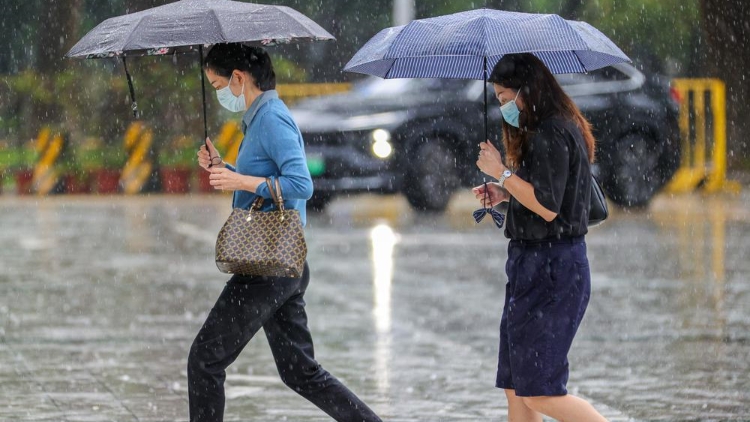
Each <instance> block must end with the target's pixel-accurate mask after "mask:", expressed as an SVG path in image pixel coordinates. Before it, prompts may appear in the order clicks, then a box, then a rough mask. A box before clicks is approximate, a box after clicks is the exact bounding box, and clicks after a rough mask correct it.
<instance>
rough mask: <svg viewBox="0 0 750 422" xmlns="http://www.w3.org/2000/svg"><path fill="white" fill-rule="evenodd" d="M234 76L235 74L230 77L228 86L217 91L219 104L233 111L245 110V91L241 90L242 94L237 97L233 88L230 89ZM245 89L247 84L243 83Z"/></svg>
mask: <svg viewBox="0 0 750 422" xmlns="http://www.w3.org/2000/svg"><path fill="white" fill-rule="evenodd" d="M233 76H234V75H232V76H230V77H229V83H228V84H227V86H225V87H224V88H222V89H219V90H217V91H216V98H218V99H219V104H221V106H222V107H224V108H225V109H227V110H229V111H231V112H233V113H238V112H240V111H245V93H244V92H241V93H240V96H239V97H237V96H235V95H234V94H233V93H232V90H230V89H229V85H230V84H231V83H232V77H233ZM244 89H245V85H244V84H243V85H242V90H243V91H244Z"/></svg>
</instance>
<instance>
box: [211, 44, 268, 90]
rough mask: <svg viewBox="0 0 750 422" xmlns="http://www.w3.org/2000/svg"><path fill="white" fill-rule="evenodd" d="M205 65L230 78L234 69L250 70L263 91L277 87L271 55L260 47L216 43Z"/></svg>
mask: <svg viewBox="0 0 750 422" xmlns="http://www.w3.org/2000/svg"><path fill="white" fill-rule="evenodd" d="M204 67H205V68H206V69H211V70H212V71H213V72H215V73H216V74H217V75H220V76H223V77H225V78H228V77H230V76H231V75H232V72H234V70H235V69H236V70H240V71H243V72H248V73H250V75H251V76H252V77H253V79H255V84H256V85H257V86H258V89H260V90H261V91H268V90H271V89H276V73H275V72H274V71H273V63H272V62H271V57H270V56H269V55H268V53H267V52H266V50H264V49H262V48H260V47H251V46H247V45H244V44H237V43H230V44H216V45H215V46H213V47H212V48H211V51H209V52H208V55H207V56H206V60H205V64H204Z"/></svg>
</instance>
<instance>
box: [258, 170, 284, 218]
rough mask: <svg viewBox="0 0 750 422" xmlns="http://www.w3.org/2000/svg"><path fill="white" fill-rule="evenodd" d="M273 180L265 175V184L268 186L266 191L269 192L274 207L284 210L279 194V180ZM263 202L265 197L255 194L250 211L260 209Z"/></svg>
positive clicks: (282, 199) (282, 200)
mask: <svg viewBox="0 0 750 422" xmlns="http://www.w3.org/2000/svg"><path fill="white" fill-rule="evenodd" d="M275 182H276V183H273V182H271V179H270V178H268V177H266V185H267V186H268V191H269V192H270V193H271V200H272V201H273V203H274V204H276V207H277V208H278V209H279V210H280V211H284V197H283V196H281V182H279V179H278V178H277V179H276V180H275ZM263 202H265V198H263V197H262V196H257V197H256V198H255V200H254V201H253V204H252V205H251V206H250V211H258V210H260V209H261V207H263Z"/></svg>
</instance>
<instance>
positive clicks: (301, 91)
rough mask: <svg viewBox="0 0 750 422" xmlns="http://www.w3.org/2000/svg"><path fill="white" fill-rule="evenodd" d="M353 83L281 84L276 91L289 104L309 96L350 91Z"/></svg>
mask: <svg viewBox="0 0 750 422" xmlns="http://www.w3.org/2000/svg"><path fill="white" fill-rule="evenodd" d="M351 88H352V84H350V83H347V82H338V83H333V82H332V83H310V84H279V85H278V86H277V87H276V91H277V92H278V93H279V97H280V98H281V99H282V100H284V102H285V103H287V104H294V103H296V102H297V101H299V100H301V99H304V98H307V97H317V96H320V95H330V94H337V93H341V92H346V91H349V90H350V89H351Z"/></svg>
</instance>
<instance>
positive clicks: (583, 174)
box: [505, 117, 591, 240]
mask: <svg viewBox="0 0 750 422" xmlns="http://www.w3.org/2000/svg"><path fill="white" fill-rule="evenodd" d="M512 177H519V178H521V179H522V180H524V181H526V182H529V183H531V184H532V185H533V186H534V195H535V196H536V199H537V200H538V201H539V203H540V204H542V206H544V207H545V208H547V209H548V210H550V211H552V212H555V213H557V217H555V219H554V220H552V221H550V222H549V223H548V222H546V221H544V219H543V218H542V217H540V216H539V215H538V214H536V213H534V212H533V211H530V210H529V209H528V208H526V207H524V206H523V205H521V203H520V202H518V201H517V200H516V199H515V198H513V197H511V199H510V204H509V205H508V214H507V217H506V226H505V236H506V237H507V238H509V239H512V240H517V239H520V240H543V239H558V238H563V237H576V236H583V235H585V234H586V233H587V232H588V224H587V223H588V219H589V203H590V201H591V166H590V165H589V161H588V151H587V148H586V142H585V141H584V139H583V135H582V134H581V131H580V130H579V129H578V126H577V125H576V124H575V123H574V122H572V121H568V120H565V119H563V118H562V117H554V118H550V119H546V120H545V121H543V122H542V123H541V124H540V125H539V128H538V129H537V131H536V132H535V133H533V134H531V135H530V136H529V138H528V139H527V142H526V145H524V148H523V150H522V157H521V161H520V166H519V168H518V169H516V171H515V174H514V175H513V176H512Z"/></svg>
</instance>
